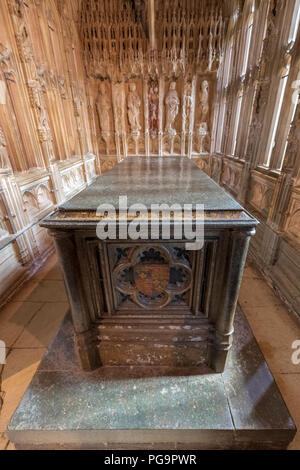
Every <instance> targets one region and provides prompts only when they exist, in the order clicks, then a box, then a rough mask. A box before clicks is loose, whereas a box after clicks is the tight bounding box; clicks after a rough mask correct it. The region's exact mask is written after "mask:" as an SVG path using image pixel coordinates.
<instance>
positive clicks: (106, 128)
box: [96, 82, 111, 134]
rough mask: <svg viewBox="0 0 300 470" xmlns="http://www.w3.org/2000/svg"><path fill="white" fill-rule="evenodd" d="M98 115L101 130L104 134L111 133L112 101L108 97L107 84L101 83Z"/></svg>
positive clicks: (97, 104)
mask: <svg viewBox="0 0 300 470" xmlns="http://www.w3.org/2000/svg"><path fill="white" fill-rule="evenodd" d="M96 106H97V113H98V117H99V122H100V128H101V131H102V132H103V133H106V134H109V133H110V130H111V129H110V110H111V101H110V98H109V96H108V92H107V86H106V83H105V82H101V83H100V86H99V95H98V98H97V103H96Z"/></svg>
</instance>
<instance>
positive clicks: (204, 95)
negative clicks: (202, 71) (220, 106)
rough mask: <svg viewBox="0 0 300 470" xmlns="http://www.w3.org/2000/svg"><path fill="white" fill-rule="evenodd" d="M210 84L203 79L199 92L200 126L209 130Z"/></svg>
mask: <svg viewBox="0 0 300 470" xmlns="http://www.w3.org/2000/svg"><path fill="white" fill-rule="evenodd" d="M208 90H209V86H208V81H207V80H203V82H202V83H201V89H200V93H199V102H200V104H199V128H200V129H202V130H205V131H207V130H208V122H207V121H208V112H209V103H208V99H209V92H208Z"/></svg>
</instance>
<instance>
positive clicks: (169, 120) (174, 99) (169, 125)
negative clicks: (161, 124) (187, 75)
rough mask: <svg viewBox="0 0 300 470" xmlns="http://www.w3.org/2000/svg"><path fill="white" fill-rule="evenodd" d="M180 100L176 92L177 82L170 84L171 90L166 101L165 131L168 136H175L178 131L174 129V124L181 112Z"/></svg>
mask: <svg viewBox="0 0 300 470" xmlns="http://www.w3.org/2000/svg"><path fill="white" fill-rule="evenodd" d="M179 103H180V101H179V98H178V94H177V91H176V82H171V83H170V88H169V91H168V94H167V96H166V99H165V104H166V126H165V131H166V132H167V133H168V134H172V135H175V134H176V131H175V129H174V128H173V123H174V121H175V118H176V116H177V114H178V111H179Z"/></svg>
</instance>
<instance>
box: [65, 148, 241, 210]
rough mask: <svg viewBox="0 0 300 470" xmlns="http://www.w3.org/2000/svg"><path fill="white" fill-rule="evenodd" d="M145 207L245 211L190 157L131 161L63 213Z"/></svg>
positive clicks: (100, 179)
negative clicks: (105, 207) (125, 205)
mask: <svg viewBox="0 0 300 470" xmlns="http://www.w3.org/2000/svg"><path fill="white" fill-rule="evenodd" d="M123 195H124V196H127V200H128V206H130V205H131V204H135V203H141V204H144V205H145V206H146V207H147V208H148V209H150V208H151V204H163V203H165V204H169V205H172V204H175V203H177V204H180V205H181V206H182V205H183V204H193V205H196V204H204V208H205V210H221V211H222V210H242V207H241V206H240V205H239V204H238V203H237V202H236V201H235V200H234V199H233V198H232V197H231V196H230V195H229V194H227V193H226V192H225V191H224V190H223V189H222V188H221V187H220V186H219V185H218V184H217V183H215V182H214V181H213V180H212V179H211V178H209V176H207V175H206V174H205V173H204V172H203V171H201V170H200V169H199V168H198V167H197V165H196V164H195V163H194V162H193V161H192V160H190V159H189V158H187V157H127V158H126V159H125V160H123V161H122V162H120V163H119V164H117V165H116V166H115V167H114V168H113V169H112V170H110V171H109V172H107V173H105V174H104V175H102V176H99V177H98V178H97V179H96V180H95V182H94V183H92V184H91V185H90V186H89V187H87V188H86V189H84V190H83V191H81V192H80V193H79V194H77V195H76V196H74V197H73V198H72V199H70V200H69V201H67V202H65V203H64V204H62V205H61V206H60V209H65V210H78V211H86V210H88V211H90V210H92V211H95V210H97V207H98V206H99V205H100V204H102V203H107V204H112V205H113V206H114V207H116V208H117V207H118V203H119V196H123Z"/></svg>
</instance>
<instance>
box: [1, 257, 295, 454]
mask: <svg viewBox="0 0 300 470" xmlns="http://www.w3.org/2000/svg"><path fill="white" fill-rule="evenodd" d="M239 301H240V304H241V306H242V308H243V311H244V313H245V314H246V316H247V318H248V321H249V323H250V325H251V327H252V330H253V332H254V335H255V336H256V339H257V341H258V343H259V345H260V347H261V349H262V351H263V353H264V355H265V358H266V360H267V362H268V364H269V366H270V368H271V370H272V372H273V375H274V376H275V379H276V381H277V384H278V386H279V388H280V390H281V392H282V394H283V397H284V399H285V401H286V404H287V406H288V408H289V410H290V413H291V415H292V416H293V418H294V421H295V422H296V425H297V426H298V428H299V429H300V394H299V390H300V364H299V365H294V364H293V363H292V360H291V356H292V353H293V349H292V343H293V341H295V340H296V339H298V340H300V321H299V320H298V319H296V318H295V316H294V315H293V314H291V313H289V312H288V310H287V309H286V308H285V306H284V305H283V304H282V303H281V301H280V299H279V298H278V297H277V296H276V295H275V294H274V293H273V291H272V289H271V288H269V287H268V285H267V284H266V282H265V281H264V280H263V279H262V277H261V275H260V274H259V272H258V271H257V270H256V269H255V268H254V267H253V266H251V265H249V264H248V265H247V267H246V269H245V273H244V278H243V283H242V287H241V291H240V298H239ZM67 310H68V302H67V298H66V294H65V290H64V284H63V281H62V276H61V273H60V270H59V268H58V266H57V262H56V258H55V256H53V257H52V258H51V259H50V260H49V261H48V262H47V264H46V265H45V266H44V267H43V268H42V269H41V270H40V271H39V272H38V273H37V274H36V275H35V276H34V277H33V278H32V279H31V280H30V281H28V282H27V284H26V285H25V286H24V287H23V288H22V290H21V291H19V292H18V294H17V295H16V296H15V297H14V298H13V299H12V301H11V302H10V303H9V304H8V305H7V306H6V307H5V308H3V309H2V310H1V311H0V339H1V340H3V341H5V343H6V346H7V348H8V351H7V362H6V364H5V366H1V365H0V373H1V379H2V384H1V392H0V397H2V399H3V405H2V408H1V412H0V449H8V450H12V449H14V446H13V444H12V443H10V442H9V441H8V439H7V438H6V435H5V429H6V426H7V424H8V422H9V419H10V416H11V415H12V413H13V412H14V410H15V408H16V406H17V405H18V403H19V401H20V400H21V398H22V396H23V394H24V392H25V390H26V388H27V386H28V385H29V382H30V381H31V378H32V376H33V374H34V372H35V370H36V369H37V367H38V364H39V362H40V360H41V358H42V356H43V354H44V352H45V349H46V348H47V346H48V344H49V343H50V342H51V340H52V338H53V337H54V336H55V333H56V331H57V329H58V327H59V325H60V323H61V320H62V319H63V317H64V315H65V313H66V312H67ZM0 383H1V382H0ZM290 448H291V449H300V432H298V433H297V435H296V437H295V439H294V441H293V442H292V444H291V445H290Z"/></svg>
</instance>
